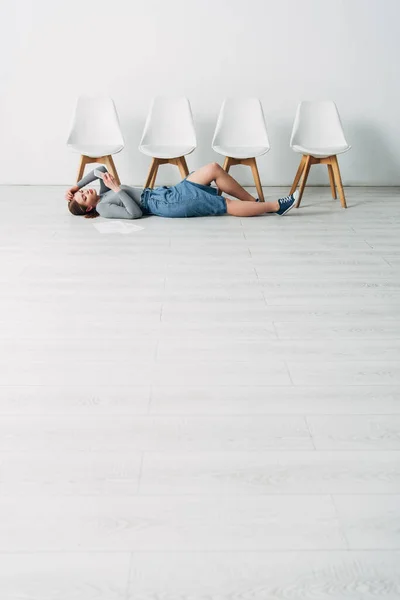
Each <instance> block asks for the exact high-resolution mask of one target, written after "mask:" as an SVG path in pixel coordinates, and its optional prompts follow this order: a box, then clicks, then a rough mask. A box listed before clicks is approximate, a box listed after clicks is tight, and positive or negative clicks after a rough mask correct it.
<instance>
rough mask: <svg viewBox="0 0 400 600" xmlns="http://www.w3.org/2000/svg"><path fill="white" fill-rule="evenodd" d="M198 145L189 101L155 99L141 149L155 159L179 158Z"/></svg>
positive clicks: (160, 97) (181, 99)
mask: <svg viewBox="0 0 400 600" xmlns="http://www.w3.org/2000/svg"><path fill="white" fill-rule="evenodd" d="M196 146H197V141H196V132H195V129H194V123H193V116H192V111H191V108H190V103H189V100H188V99H187V98H185V97H181V98H167V97H164V96H157V97H156V98H153V100H152V102H151V105H150V110H149V113H148V115H147V119H146V124H145V126H144V130H143V135H142V139H141V142H140V145H139V150H140V151H141V152H143V154H147V156H152V157H153V158H179V157H181V156H186V155H187V154H190V153H191V152H193V150H194V149H195V148H196Z"/></svg>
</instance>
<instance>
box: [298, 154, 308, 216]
mask: <svg viewBox="0 0 400 600" xmlns="http://www.w3.org/2000/svg"><path fill="white" fill-rule="evenodd" d="M310 167H311V156H306V160H305V161H304V169H303V175H302V178H301V183H300V189H299V197H298V199H297V206H296V208H299V206H300V202H301V199H302V197H303V192H304V188H305V186H306V183H307V178H308V174H309V172H310Z"/></svg>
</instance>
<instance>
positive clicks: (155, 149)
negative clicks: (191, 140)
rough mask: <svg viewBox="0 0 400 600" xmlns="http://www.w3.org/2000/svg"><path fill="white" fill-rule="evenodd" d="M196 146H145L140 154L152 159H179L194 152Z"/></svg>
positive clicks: (141, 148) (141, 147) (140, 147)
mask: <svg viewBox="0 0 400 600" xmlns="http://www.w3.org/2000/svg"><path fill="white" fill-rule="evenodd" d="M195 148H196V146H188V145H184V144H182V145H179V146H176V145H174V146H172V145H171V146H161V145H156V144H145V145H143V146H139V150H140V152H143V154H147V156H151V157H152V158H179V157H180V156H186V155H187V154H190V153H191V152H193V150H194V149H195Z"/></svg>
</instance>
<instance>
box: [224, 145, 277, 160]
mask: <svg viewBox="0 0 400 600" xmlns="http://www.w3.org/2000/svg"><path fill="white" fill-rule="evenodd" d="M213 150H215V152H218V154H222V156H229V157H230V158H255V157H256V156H262V155H263V154H265V153H266V152H268V150H269V148H268V146H225V145H224V146H213Z"/></svg>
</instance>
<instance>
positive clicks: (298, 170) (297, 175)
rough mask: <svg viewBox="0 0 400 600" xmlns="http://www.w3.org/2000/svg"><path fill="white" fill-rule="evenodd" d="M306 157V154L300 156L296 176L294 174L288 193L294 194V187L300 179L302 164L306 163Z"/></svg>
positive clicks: (302, 169)
mask: <svg viewBox="0 0 400 600" xmlns="http://www.w3.org/2000/svg"><path fill="white" fill-rule="evenodd" d="M306 158H307V157H306V156H302V157H301V161H300V164H299V168H298V169H297V173H296V176H295V178H294V180H293V185H292V188H291V190H290V194H294V193H295V191H296V189H297V186H298V184H299V181H300V177H301V175H302V173H303V171H304V166H305V164H306Z"/></svg>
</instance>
